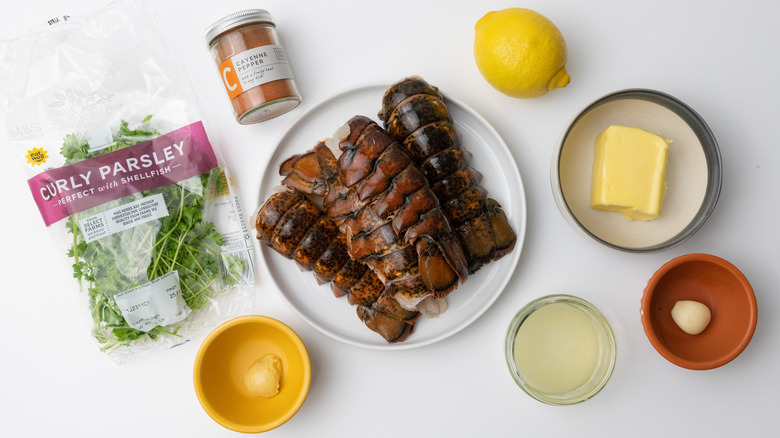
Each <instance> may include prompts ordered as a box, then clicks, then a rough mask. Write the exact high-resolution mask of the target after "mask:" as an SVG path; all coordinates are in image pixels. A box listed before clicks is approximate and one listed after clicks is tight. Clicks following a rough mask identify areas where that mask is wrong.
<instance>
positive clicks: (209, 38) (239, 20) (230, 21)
mask: <svg viewBox="0 0 780 438" xmlns="http://www.w3.org/2000/svg"><path fill="white" fill-rule="evenodd" d="M251 23H264V24H269V25H271V26H276V23H274V17H273V16H271V14H270V13H269V12H268V11H266V10H265V9H245V10H243V11H238V12H236V13H233V14H230V15H228V16H226V17H223V18H221V19H219V20H217V21H216V22H215V23H214V24H212V25H211V26H209V27H207V28H206V44H207V45H209V46H211V43H212V42H213V41H214V39H215V38H216V37H218V36H219V35H221V34H223V33H225V32H227V31H229V30H231V29H235V28H237V27H239V26H243V25H245V24H251Z"/></svg>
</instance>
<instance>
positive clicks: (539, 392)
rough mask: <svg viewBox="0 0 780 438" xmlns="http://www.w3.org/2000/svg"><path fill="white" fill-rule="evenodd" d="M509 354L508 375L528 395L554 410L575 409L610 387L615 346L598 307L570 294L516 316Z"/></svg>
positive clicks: (529, 307) (531, 306) (539, 303)
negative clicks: (559, 407) (562, 407)
mask: <svg viewBox="0 0 780 438" xmlns="http://www.w3.org/2000/svg"><path fill="white" fill-rule="evenodd" d="M505 352H506V361H507V365H508V366H509V372H510V373H511V374H512V377H513V378H514V380H515V382H516V383H517V385H518V386H520V388H521V389H522V390H523V391H525V392H526V393H527V394H528V395H530V396H531V397H533V398H535V399H536V400H539V401H541V402H543V403H547V404H550V405H572V404H576V403H580V402H583V401H585V400H588V399H590V398H591V397H593V396H595V395H596V394H597V393H598V392H599V391H601V389H602V388H603V387H604V386H605V385H606V384H607V382H608V381H609V378H610V377H611V376H612V371H613V370H614V368H615V361H616V359H617V343H616V342H615V335H614V333H613V332H612V328H611V327H610V325H609V323H608V322H607V320H606V318H604V315H602V314H601V312H600V311H599V310H598V309H597V308H596V307H595V306H593V305H592V304H590V303H589V302H587V301H585V300H583V299H581V298H578V297H575V296H572V295H548V296H545V297H542V298H538V299H536V300H534V301H532V302H530V303H529V304H527V305H526V306H525V307H523V308H522V309H521V310H520V311H519V312H518V313H517V315H515V317H514V318H513V319H512V322H511V323H510V324H509V329H508V330H507V334H506V343H505Z"/></svg>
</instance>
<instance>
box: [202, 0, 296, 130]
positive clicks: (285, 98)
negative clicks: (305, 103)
mask: <svg viewBox="0 0 780 438" xmlns="http://www.w3.org/2000/svg"><path fill="white" fill-rule="evenodd" d="M206 44H207V45H208V47H209V51H210V52H211V55H212V56H213V57H214V61H215V62H216V64H217V66H218V69H219V75H220V77H221V78H222V84H223V85H224V86H225V90H226V91H227V94H228V97H229V98H230V102H231V103H232V104H233V113H234V115H235V117H236V120H237V121H238V123H241V124H242V125H249V124H252V123H257V122H262V121H264V120H268V119H271V118H273V117H276V116H278V115H281V114H284V113H286V112H287V111H290V110H291V109H293V108H295V107H296V106H298V105H299V104H300V103H301V95H300V93H299V92H298V87H296V86H295V80H294V78H293V73H292V69H291V68H290V63H289V62H288V60H287V54H286V53H285V51H284V48H283V47H282V45H281V43H280V42H279V37H278V36H277V34H276V24H275V23H274V19H273V17H272V16H271V14H269V13H268V11H265V10H263V9H247V10H244V11H240V12H236V13H234V14H231V15H228V16H226V17H224V18H222V19H220V20H218V21H217V22H215V23H214V24H212V25H211V26H209V27H208V28H207V29H206Z"/></svg>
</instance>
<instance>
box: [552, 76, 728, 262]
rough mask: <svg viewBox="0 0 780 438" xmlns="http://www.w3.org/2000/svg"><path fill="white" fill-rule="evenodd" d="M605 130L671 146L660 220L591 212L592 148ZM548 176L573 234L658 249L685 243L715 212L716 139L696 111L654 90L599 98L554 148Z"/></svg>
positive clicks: (631, 247) (638, 249)
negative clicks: (651, 136) (641, 134)
mask: <svg viewBox="0 0 780 438" xmlns="http://www.w3.org/2000/svg"><path fill="white" fill-rule="evenodd" d="M609 125H624V126H631V127H635V128H641V129H645V130H647V131H650V132H655V133H658V134H659V135H661V136H662V137H664V138H666V139H669V140H671V141H672V143H671V145H670V147H669V158H668V163H667V167H666V183H667V191H666V195H665V196H664V200H663V205H662V212H661V216H660V217H659V218H657V219H655V220H652V221H640V220H634V221H629V220H627V219H626V218H624V217H623V215H622V214H620V213H617V212H610V211H601V210H596V209H593V208H590V188H591V178H592V166H593V149H594V145H595V141H596V136H597V135H598V134H599V133H600V132H601V131H603V130H604V129H605V128H607V127H608V126H609ZM550 175H551V183H552V191H553V196H554V197H555V201H556V204H557V205H558V209H559V210H560V211H561V214H562V215H563V217H564V218H565V219H566V221H567V222H568V223H569V224H570V225H571V226H572V227H574V228H575V229H576V230H578V231H580V232H582V233H583V234H584V235H586V236H588V237H590V238H593V239H594V240H596V241H597V242H599V243H601V244H604V245H606V246H608V247H610V248H615V249H618V250H622V251H627V252H659V251H664V250H667V249H669V248H672V247H674V246H676V245H679V244H680V243H682V242H683V241H685V240H686V239H688V238H689V237H690V236H691V235H692V234H693V233H695V232H696V230H698V229H699V228H700V227H701V226H702V225H703V224H704V222H705V221H706V220H707V218H708V217H709V216H710V214H711V213H712V211H713V210H714V208H715V205H716V204H717V202H718V197H719V196H720V187H721V158H720V150H719V149H718V143H717V141H716V140H715V137H714V136H713V134H712V132H711V131H710V129H709V127H708V126H707V124H706V123H705V122H704V120H702V118H701V117H700V116H699V115H698V114H697V113H696V112H695V111H693V109H691V108H690V107H688V106H687V105H685V104H684V103H682V102H681V101H679V100H678V99H676V98H674V97H672V96H670V95H668V94H664V93H662V92H659V91H655V90H647V89H629V90H622V91H617V92H614V93H611V94H608V95H606V96H604V97H602V98H600V99H598V100H596V101H595V102H593V103H592V104H590V105H588V106H587V107H586V108H585V109H584V110H582V112H580V113H579V114H578V115H577V116H576V117H575V118H574V120H573V121H572V122H571V124H570V125H569V127H568V128H567V129H566V131H565V132H564V133H563V136H562V137H561V141H560V144H559V146H558V147H557V148H556V149H555V153H554V154H553V159H552V165H551V172H550Z"/></svg>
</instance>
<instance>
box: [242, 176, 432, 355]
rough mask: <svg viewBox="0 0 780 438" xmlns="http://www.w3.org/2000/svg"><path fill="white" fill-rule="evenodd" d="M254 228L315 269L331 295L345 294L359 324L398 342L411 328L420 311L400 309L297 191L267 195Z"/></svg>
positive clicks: (279, 249) (300, 263)
mask: <svg viewBox="0 0 780 438" xmlns="http://www.w3.org/2000/svg"><path fill="white" fill-rule="evenodd" d="M255 229H256V230H257V239H258V240H260V241H262V242H264V243H265V244H267V245H269V246H270V247H271V248H273V249H274V250H275V251H276V252H278V253H279V254H281V255H283V256H285V257H287V258H290V259H292V260H294V261H295V262H296V263H297V264H298V266H299V267H300V268H301V269H302V270H307V271H313V272H314V275H315V277H316V278H317V281H318V283H320V284H324V283H326V282H331V288H332V290H333V293H334V295H336V296H337V297H341V296H344V295H347V296H348V301H349V303H350V304H351V305H355V306H357V315H358V317H359V318H360V319H361V320H362V321H363V323H365V324H366V326H368V327H369V328H370V329H371V330H373V331H375V332H377V333H379V334H380V335H381V336H382V337H383V338H385V340H387V341H388V342H390V343H393V342H401V341H403V340H405V339H406V338H407V337H408V336H409V335H410V334H411V333H412V331H413V330H414V323H415V320H416V319H417V318H418V316H419V313H418V312H416V311H410V310H407V309H404V308H402V307H401V306H400V304H399V303H398V301H396V300H395V299H394V298H392V297H391V296H390V294H389V293H388V291H387V288H386V287H385V284H384V283H383V282H382V280H381V279H380V278H379V277H378V276H377V274H376V272H374V271H373V270H371V269H369V267H368V266H367V265H365V264H363V263H360V262H358V261H355V260H352V259H351V258H350V256H349V254H348V253H347V239H346V236H345V235H344V234H343V233H341V232H340V231H339V230H338V227H337V226H336V224H335V223H334V222H333V221H332V220H331V219H330V218H329V217H328V216H327V215H325V214H324V213H323V212H322V211H321V210H320V208H319V207H318V206H317V205H316V204H314V203H313V202H312V201H311V200H309V199H308V198H306V197H305V196H303V195H302V194H301V193H299V192H297V191H294V190H287V191H283V192H280V193H275V194H273V195H272V196H271V197H269V198H268V200H267V201H266V202H265V203H264V204H263V206H262V207H261V208H260V210H259V212H258V214H257V218H256V221H255Z"/></svg>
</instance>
